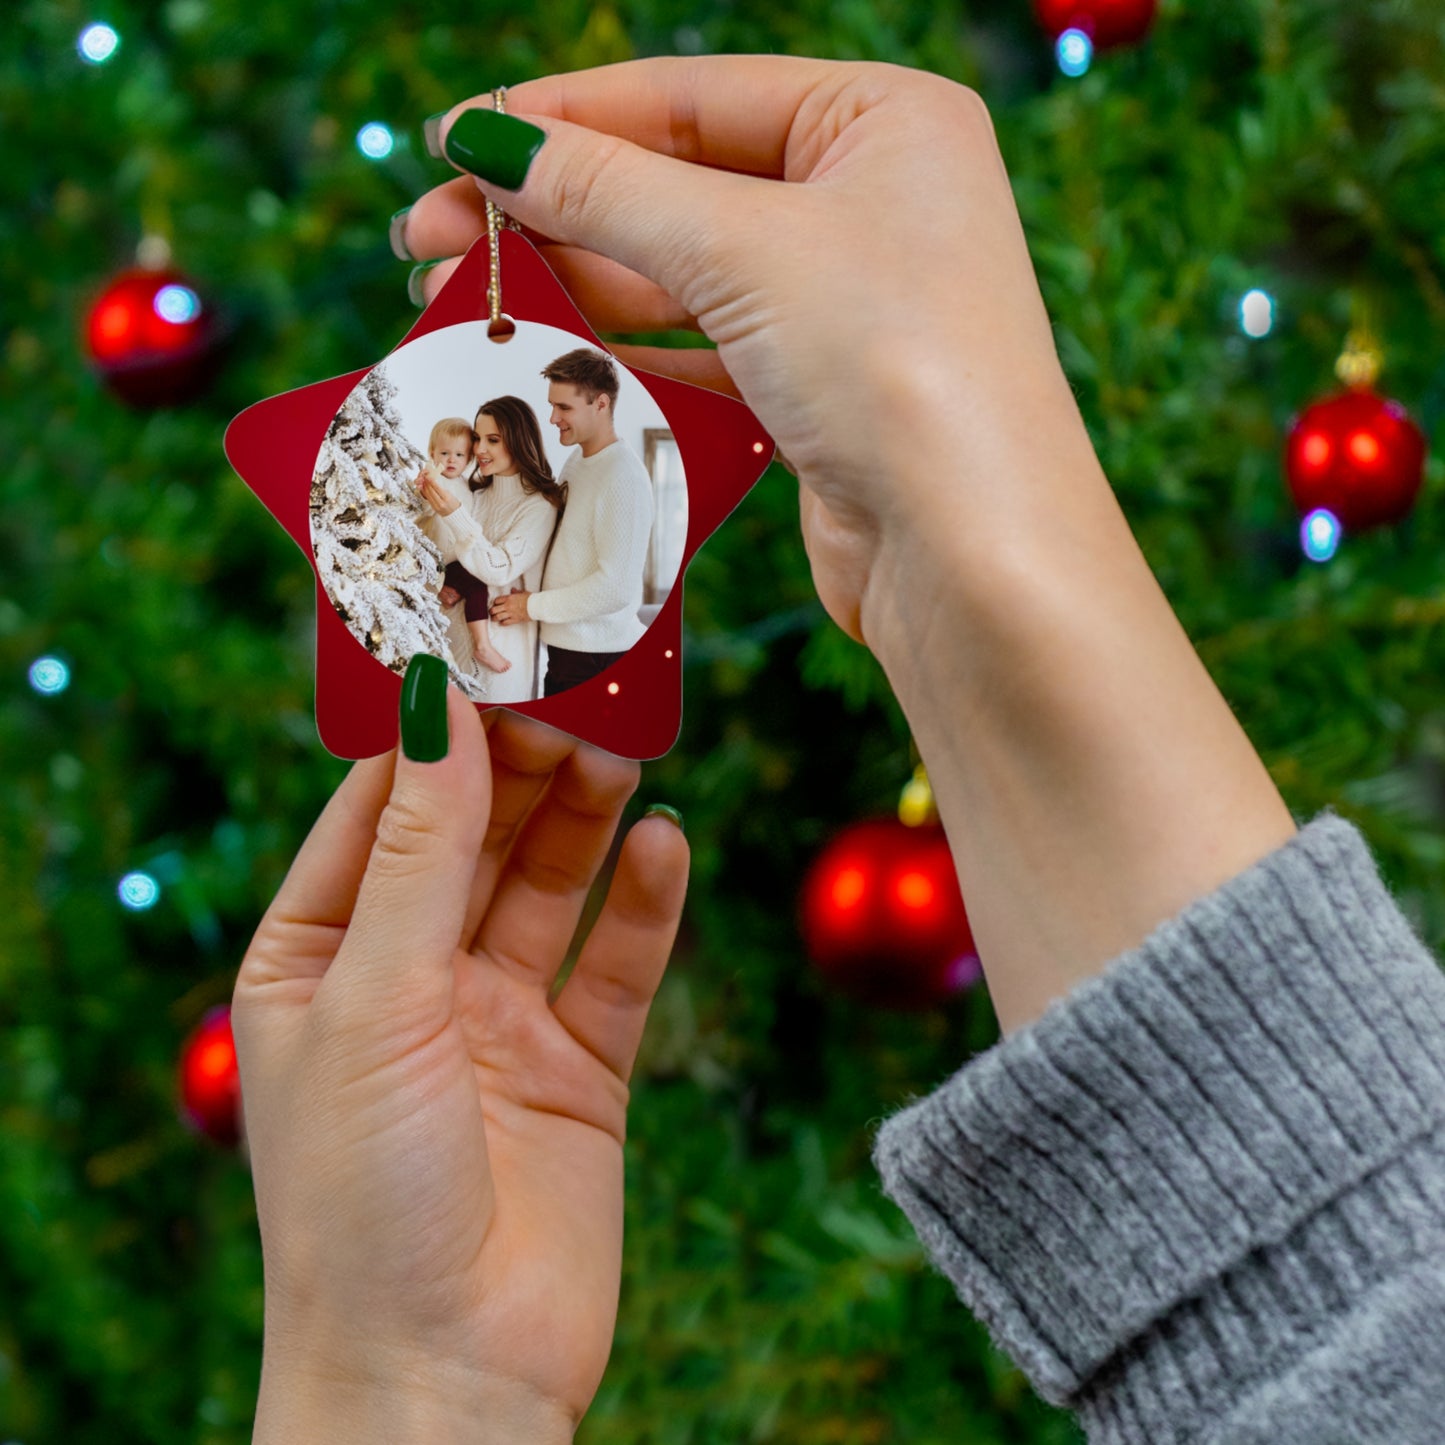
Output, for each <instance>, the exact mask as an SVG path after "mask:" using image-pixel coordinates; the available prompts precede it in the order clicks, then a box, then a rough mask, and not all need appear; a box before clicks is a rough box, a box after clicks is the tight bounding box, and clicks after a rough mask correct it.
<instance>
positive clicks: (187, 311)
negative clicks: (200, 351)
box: [151, 286, 201, 326]
mask: <svg viewBox="0 0 1445 1445" xmlns="http://www.w3.org/2000/svg"><path fill="white" fill-rule="evenodd" d="M151 304H152V305H153V306H154V307H155V311H156V315H157V316H159V317H160V318H161V320H162V321H169V322H171V323H172V324H173V325H175V326H184V325H185V323H186V322H187V321H194V320H195V319H196V317H197V316H199V315H200V314H201V298H200V297H199V296H197V295H196V293H195V292H194V291H192V290H191V288H190V287H189V286H162V287H161V289H160V290H159V291H157V292H156V299H155V301H154V302H152V303H151Z"/></svg>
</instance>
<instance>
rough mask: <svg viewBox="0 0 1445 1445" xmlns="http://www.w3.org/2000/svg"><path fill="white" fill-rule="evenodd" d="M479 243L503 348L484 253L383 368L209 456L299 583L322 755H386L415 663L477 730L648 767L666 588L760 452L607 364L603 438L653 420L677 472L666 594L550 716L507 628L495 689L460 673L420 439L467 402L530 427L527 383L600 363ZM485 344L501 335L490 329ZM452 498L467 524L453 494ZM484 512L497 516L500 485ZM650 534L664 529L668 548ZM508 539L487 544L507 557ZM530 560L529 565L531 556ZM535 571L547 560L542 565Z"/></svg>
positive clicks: (474, 674) (536, 671) (670, 497)
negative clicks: (501, 295)
mask: <svg viewBox="0 0 1445 1445" xmlns="http://www.w3.org/2000/svg"><path fill="white" fill-rule="evenodd" d="M497 243H498V251H497V260H498V263H499V266H500V272H501V275H502V276H503V277H504V279H505V288H506V291H505V309H506V315H507V316H508V317H510V318H511V319H512V320H513V321H514V322H515V323H516V329H515V333H514V334H512V335H511V336H510V338H509V339H508V340H506V341H502V342H499V341H495V340H492V339H491V338H490V337H489V336H488V317H489V307H488V279H489V268H490V264H491V260H492V253H491V250H490V246H489V242H488V240H487V238H486V237H483V238H482V239H480V240H478V241H477V242H476V244H475V245H473V246H472V248H471V250H470V251H468V253H467V255H466V256H465V257H464V258H463V260H462V263H461V265H460V266H458V267H457V269H456V271H455V272H454V273H453V274H452V276H451V278H450V279H449V280H448V281H447V283H446V285H445V286H444V287H443V288H442V290H441V291H440V292H439V293H438V295H437V296H436V298H435V299H434V300H433V301H432V303H431V305H430V306H428V307H427V309H426V310H425V311H424V312H423V313H422V315H421V317H420V318H419V319H418V321H417V323H416V325H415V326H413V327H412V329H411V330H410V331H409V332H408V333H407V335H406V336H405V337H404V338H403V339H402V341H401V343H400V345H398V346H397V348H396V349H395V350H394V351H392V352H391V353H390V355H389V356H387V357H384V358H383V359H382V360H381V361H380V362H378V363H377V364H376V365H375V366H373V367H369V368H366V369H364V370H362V371H355V372H352V373H350V374H349V375H347V376H338V377H334V378H332V379H331V380H330V381H323V382H318V383H316V384H315V385H313V386H305V387H301V388H300V389H299V390H297V391H289V392H286V393H284V394H283V395H281V396H275V397H272V398H270V399H269V400H268V401H263V402H259V403H257V404H256V405H255V406H252V407H249V408H248V409H247V410H245V411H243V412H242V413H241V414H240V415H239V416H238V417H236V419H235V420H234V421H233V422H232V423H231V425H230V427H229V428H228V429H227V432H226V439H225V446H226V455H227V456H228V457H229V459H230V461H231V465H232V466H233V467H235V469H236V471H237V472H238V473H239V474H240V476H241V478H242V480H243V481H245V483H246V484H247V486H249V487H250V488H251V490H252V491H253V492H255V493H256V495H257V496H258V497H259V498H260V499H261V501H262V503H263V504H264V505H265V506H266V508H267V509H268V510H269V511H270V512H271V513H272V515H273V516H274V517H275V518H276V520H277V521H278V522H280V524H281V525H282V526H283V527H284V528H285V529H286V531H287V532H289V533H290V534H291V537H292V538H293V539H294V540H295V542H296V544H297V545H298V546H299V547H300V548H301V550H302V552H303V553H304V554H305V555H306V557H307V558H308V559H309V561H310V562H311V565H312V567H313V569H314V570H315V571H316V576H317V599H316V603H317V605H316V723H317V728H318V731H319V732H320V735H321V741H322V743H323V744H324V745H325V746H326V748H327V749H328V750H329V751H330V752H332V753H334V754H336V755H337V756H338V757H343V758H364V757H374V756H375V755H376V754H378V753H382V752H386V751H387V750H388V749H390V748H392V747H394V746H396V743H397V737H398V732H399V722H398V707H399V703H400V696H401V682H402V674H403V673H404V672H405V669H406V664H407V662H408V661H409V660H410V656H411V654H412V653H413V652H416V651H435V652H436V653H437V655H439V656H442V657H443V658H444V659H445V660H446V661H447V663H448V666H449V670H450V671H451V673H452V676H453V679H454V680H455V681H457V683H458V685H459V686H461V687H462V689H463V691H464V692H465V693H466V694H467V695H468V696H469V697H471V698H472V699H473V701H475V702H476V704H477V706H478V708H479V709H480V710H485V709H487V708H489V707H510V708H512V709H513V710H514V711H516V712H519V713H524V714H526V715H528V716H530V717H536V718H539V719H541V720H542V721H543V722H546V723H549V724H551V725H552V726H554V727H557V728H560V729H562V730H563V731H564V732H568V733H571V734H572V735H573V736H574V737H578V738H581V739H582V740H583V741H585V742H589V743H593V744H596V745H597V746H598V747H601V748H605V749H606V750H607V751H608V752H611V753H615V754H617V755H618V756H621V757H627V758H636V759H639V760H642V759H647V758H656V757H660V756H661V755H662V754H663V753H665V752H666V751H667V750H668V749H669V748H670V747H671V746H672V745H673V743H674V742H675V741H676V740H677V735H678V732H679V730H680V728H681V726H682V577H683V573H684V572H685V570H686V568H687V564H688V563H689V562H690V561H691V560H692V557H693V555H694V554H695V553H696V552H697V550H698V548H699V547H701V546H702V544H703V543H704V542H705V541H706V540H707V539H708V537H710V536H711V535H712V533H713V532H714V531H716V530H717V528H718V526H719V525H720V524H721V523H722V521H723V519H724V518H725V517H726V516H727V515H728V513H729V512H731V511H732V510H733V508H734V507H736V506H737V504H738V503H739V502H740V501H741V500H742V499H743V497H744V496H745V495H746V493H747V492H748V491H749V489H750V488H751V487H752V486H753V485H754V484H755V483H756V482H757V480H758V478H759V477H761V476H762V474H763V472H764V470H766V468H767V466H768V463H769V462H770V461H771V460H772V457H773V452H774V450H775V448H774V444H773V440H772V438H771V437H769V436H768V434H767V433H766V432H765V431H764V430H763V427H762V425H761V424H760V423H759V422H758V420H757V418H756V417H755V416H754V415H753V414H752V412H751V411H749V410H748V409H747V407H745V406H743V405H742V403H741V402H738V401H735V400H733V399H732V398H731V397H727V396H722V395H720V394H718V393H717V392H713V391H709V390H707V389H706V388H704V387H698V386H692V385H689V384H688V383H686V382H680V381H674V380H672V379H671V378H669V377H663V376H656V375H653V374H652V373H649V372H641V371H634V370H632V369H631V368H628V367H624V366H623V365H622V363H621V362H616V359H615V358H614V362H615V364H616V366H617V370H618V374H619V378H620V380H621V382H622V387H623V389H622V391H621V392H620V394H619V398H618V402H619V406H618V413H617V416H618V420H617V430H618V434H619V436H621V437H623V438H624V439H626V437H627V436H628V435H629V433H631V432H635V431H636V430H638V421H639V418H641V420H642V421H643V423H644V424H645V423H646V421H647V418H646V417H642V416H641V413H642V411H644V410H652V409H653V405H654V404H655V411H654V414H653V417H652V420H654V421H655V420H659V419H660V420H662V421H663V422H664V423H665V425H664V426H661V427H648V428H647V430H646V432H645V433H644V435H646V436H647V437H648V446H649V447H653V448H658V449H660V451H661V452H662V453H667V454H671V455H674V456H675V458H676V460H677V461H680V464H681V468H680V469H681V477H678V476H676V475H675V474H673V475H672V477H671V479H670V480H669V476H668V467H667V461H666V456H665V455H658V456H656V459H655V464H654V465H653V466H652V472H653V478H654V518H653V528H654V531H653V535H652V537H651V540H650V543H649V554H650V558H651V562H650V565H649V573H650V574H651V573H658V572H659V571H670V570H671V568H672V566H673V565H675V566H676V575H675V577H671V578H669V577H666V576H660V575H650V576H649V584H650V586H651V588H652V589H653V592H652V595H654V596H655V597H656V598H657V599H658V600H659V601H660V607H659V608H658V610H657V611H656V615H655V616H652V617H651V620H650V621H646V615H647V613H648V612H650V610H651V609H644V614H643V618H642V619H641V620H644V621H646V631H645V632H644V633H643V634H642V636H641V637H640V638H639V639H638V640H637V641H636V642H635V643H633V645H632V646H631V647H630V648H629V649H628V650H626V651H625V652H624V653H623V655H622V656H621V657H620V658H619V659H618V660H617V661H616V662H614V663H612V664H611V665H610V666H608V667H606V668H605V669H604V670H603V671H602V672H601V673H599V674H598V675H597V676H595V677H592V678H590V679H589V680H587V681H585V682H581V683H578V684H577V685H576V686H574V687H570V688H568V689H566V690H565V691H562V692H558V693H556V694H555V695H554V696H551V697H544V696H540V695H539V694H540V691H541V687H542V686H543V683H542V681H541V674H542V673H543V671H544V662H543V659H544V658H545V654H546V652H547V643H546V641H545V640H544V639H542V638H541V637H540V635H539V634H537V632H536V624H531V625H524V626H523V627H522V628H520V629H517V628H516V627H515V625H513V627H512V628H510V629H509V631H511V632H513V633H514V634H515V635H514V636H513V637H509V638H506V639H502V641H504V642H506V643H508V644H510V645H511V646H512V651H513V652H514V653H516V652H517V649H518V647H519V646H520V642H519V640H518V639H520V637H521V636H523V635H526V636H529V637H532V638H534V641H533V642H532V644H531V646H530V647H528V648H524V649H522V651H523V652H524V653H525V655H518V656H515V657H514V659H513V667H512V669H509V670H508V671H509V672H511V673H512V674H513V675H512V676H510V677H509V676H508V673H506V672H504V673H491V672H489V671H488V670H487V669H486V668H485V667H483V666H482V665H481V663H480V662H473V661H472V659H471V658H470V657H469V656H467V654H468V653H469V651H470V648H469V645H468V640H467V634H466V633H465V631H464V630H463V627H464V624H463V623H462V622H461V620H460V613H461V609H460V607H458V608H456V609H454V610H453V612H452V614H451V615H450V617H448V616H447V615H444V614H443V611H442V608H441V604H440V602H439V601H438V599H437V593H438V591H439V588H440V585H441V582H442V571H441V558H442V553H441V552H440V550H439V549H438V547H437V545H435V544H434V538H435V536H436V532H435V526H434V525H432V527H431V529H430V531H428V530H427V529H426V528H425V527H424V526H423V523H422V520H421V519H422V517H423V516H425V517H428V518H430V517H431V516H432V515H433V514H432V513H431V511H430V509H429V508H425V507H420V506H419V504H418V502H417V495H418V493H417V488H416V486H415V482H414V479H415V478H416V476H417V474H418V471H419V469H420V468H421V466H422V465H423V464H424V463H425V462H426V460H427V455H428V451H429V448H430V438H431V436H432V428H433V426H434V424H435V423H436V422H438V421H441V420H443V419H444V418H446V417H448V416H461V417H463V418H464V419H465V421H466V423H467V424H468V425H470V423H471V421H472V419H473V417H474V415H475V414H476V412H477V409H478V408H479V407H480V406H481V405H482V404H483V403H484V402H486V401H489V400H495V399H496V398H499V397H502V396H517V397H519V398H522V399H524V400H525V401H527V403H528V405H529V406H531V407H532V410H533V412H534V414H535V415H537V417H538V420H539V422H540V423H541V425H542V427H547V426H548V416H549V408H548V403H547V383H546V382H545V381H544V380H543V379H542V378H541V376H540V370H541V367H542V365H544V364H546V363H547V362H548V361H550V360H551V359H553V358H555V357H558V356H561V355H563V354H564V353H566V352H568V351H569V350H573V349H576V348H578V347H584V346H585V347H589V348H591V349H594V350H597V351H601V352H603V353H605V354H609V355H610V353H608V351H607V348H606V346H605V345H603V343H602V342H601V341H600V340H599V339H598V338H597V336H596V334H595V333H594V332H593V331H592V329H591V327H589V326H588V324H587V322H586V321H585V320H584V318H583V316H582V313H581V312H580V311H578V309H577V307H576V306H575V305H574V304H573V302H572V300H571V298H570V297H569V296H568V295H567V293H566V291H565V290H564V289H563V287H562V284H561V282H559V281H558V279H557V277H556V276H555V274H554V273H553V272H552V270H551V268H550V267H549V266H548V265H547V263H546V262H545V261H544V260H543V259H542V257H541V256H540V255H539V254H538V253H537V251H536V249H535V248H534V247H533V246H532V244H531V243H530V242H529V241H528V240H526V239H525V238H524V237H523V236H521V235H520V234H518V233H517V232H516V231H514V230H511V229H504V230H501V231H500V232H499V233H498V235H497ZM499 329H500V330H503V331H505V329H506V328H505V323H504V324H503V326H502V327H501V328H499ZM539 358H540V360H539ZM644 393H645V397H646V398H650V401H645V400H644V396H643V394H644ZM629 407H631V409H632V415H631V416H629V414H628V411H629ZM656 413H660V414H661V415H660V418H659V417H658V416H657V415H656ZM672 448H675V452H673V451H672V450H671V449H672ZM633 449H634V450H637V449H636V448H635V447H634V448H633ZM433 456H434V454H433ZM499 480H500V481H502V482H505V481H509V480H512V479H508V478H501V479H499ZM513 487H514V490H513V491H512V492H511V493H510V494H509V500H507V501H506V503H505V507H504V514H503V515H504V520H507V519H510V518H513V517H515V516H517V515H519V514H518V511H517V507H518V506H521V507H522V509H523V510H524V511H526V509H527V508H528V507H530V511H527V515H528V516H529V517H530V518H531V519H532V521H531V523H530V525H531V526H532V528H533V532H534V533H535V528H536V526H537V525H538V523H537V520H536V519H537V518H538V516H539V514H541V513H542V511H543V509H542V506H541V504H540V503H538V502H537V500H536V498H535V496H529V497H523V496H522V493H521V491H520V489H519V488H518V487H517V484H516V483H515V482H513ZM452 490H453V495H456V496H458V499H459V500H461V501H463V503H464V505H465V504H466V483H465V481H462V482H458V483H456V484H454V486H453V488H452ZM493 496H494V497H495V498H501V497H502V491H501V488H500V485H498V490H497V491H496V492H495V493H493ZM494 505H498V506H502V505H503V502H501V501H498V502H496V503H494ZM506 508H510V510H506ZM578 510H579V513H580V512H581V511H582V510H583V509H581V508H580V507H579V509H578ZM684 514H685V519H684ZM483 515H484V516H486V517H492V516H494V514H493V513H483ZM553 516H554V509H552V508H551V506H550V504H548V506H547V508H546V514H545V519H544V520H543V521H542V522H541V523H540V525H541V526H542V527H543V529H544V531H546V530H548V529H551V530H552V532H553V535H552V537H551V539H550V546H552V547H555V544H556V537H557V536H558V535H560V530H561V529H560V526H557V527H554V526H553V521H552V518H553ZM499 525H500V524H499ZM562 525H565V514H564V520H563V524H562ZM668 528H672V529H675V530H674V532H673V534H672V536H671V540H670V541H669V536H668V533H667V530H666V529H668ZM684 529H685V531H684ZM520 535H521V534H520V532H518V533H516V534H514V535H513V537H512V540H511V541H510V542H509V540H508V539H507V538H503V537H498V536H491V535H488V536H487V539H486V540H487V542H488V543H489V544H492V545H493V546H496V545H506V546H513V545H515V546H516V547H518V548H521V547H522V544H521V543H520V542H517V541H516V537H519V536H520ZM679 537H680V538H681V545H680V557H679V546H678V539H679ZM528 545H529V546H531V548H532V551H531V552H528V553H527V555H528V556H531V555H532V553H533V552H535V550H536V541H535V536H534V537H533V541H532V543H529V544H528ZM598 545H599V548H601V547H602V545H603V544H602V543H600V542H599V544H598ZM518 555H519V556H520V555H521V553H520V551H519V552H518ZM545 555H546V556H547V557H548V558H549V559H550V556H551V553H550V551H549V552H547V553H546V554H545ZM523 560H526V559H525V558H523ZM548 565H550V561H549V563H548ZM539 579H540V580H541V583H542V586H541V590H542V591H547V590H549V589H556V588H558V587H559V583H558V582H557V581H555V580H554V579H553V578H549V577H547V576H546V574H545V571H544V567H543V564H542V563H541V562H540V561H536V562H534V564H533V566H531V567H529V568H524V577H523V578H521V579H518V582H517V584H516V585H518V586H521V585H522V582H523V581H525V582H527V583H529V584H530V585H531V587H532V588H535V587H536V586H537V584H538V581H539ZM633 586H634V590H635V582H634V584H633ZM503 590H511V589H510V588H504V589H503ZM524 590H527V589H524ZM490 630H491V635H492V637H493V638H497V636H498V634H499V633H500V632H501V630H502V624H499V623H496V622H493V623H491V624H490ZM552 630H553V629H552V628H551V627H546V626H545V625H544V631H552ZM585 631H586V628H585V619H583V623H582V632H583V633H584V634H585ZM564 635H565V634H564ZM538 641H540V646H538V645H537V642H538ZM499 646H500V644H499ZM408 648H409V649H410V651H408V650H407V649H408ZM504 650H505V649H504ZM572 650H583V649H581V648H574V649H572Z"/></svg>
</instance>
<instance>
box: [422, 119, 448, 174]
mask: <svg viewBox="0 0 1445 1445" xmlns="http://www.w3.org/2000/svg"><path fill="white" fill-rule="evenodd" d="M446 114H447V113H446V111H444V110H439V111H437V113H436V114H435V115H429V116H427V118H426V119H425V120H424V121H422V123H421V137H422V139H423V140H424V141H425V142H426V149H427V154H428V155H432V156H435V157H436V158H437V159H438V160H439V161H440V160H445V159H446V157H445V156H443V155H442V121H443V120H445V119H446Z"/></svg>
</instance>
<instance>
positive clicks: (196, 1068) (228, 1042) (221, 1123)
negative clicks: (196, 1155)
mask: <svg viewBox="0 0 1445 1445" xmlns="http://www.w3.org/2000/svg"><path fill="white" fill-rule="evenodd" d="M178 1080H179V1092H180V1099H181V1109H182V1113H181V1119H182V1122H183V1123H185V1124H186V1125H188V1126H189V1127H190V1128H192V1129H194V1130H195V1131H196V1132H197V1133H200V1134H205V1135H206V1136H207V1137H208V1138H210V1139H214V1140H215V1141H216V1143H217V1144H224V1145H225V1146H226V1147H227V1148H228V1149H229V1148H234V1147H235V1146H236V1145H237V1144H238V1143H240V1140H241V1118H240V1112H241V1108H240V1106H241V1073H240V1070H239V1069H238V1068H237V1066H236V1045H235V1041H234V1040H233V1039H232V1037H231V1008H230V1005H229V1004H220V1005H218V1006H217V1007H216V1008H213V1009H211V1010H209V1011H208V1012H207V1014H206V1016H205V1017H204V1018H203V1019H202V1020H201V1022H200V1023H199V1024H198V1025H197V1026H196V1028H195V1030H194V1032H192V1034H191V1036H190V1037H189V1038H188V1039H187V1040H186V1042H185V1044H184V1045H183V1046H182V1048H181V1061H180V1068H179V1070H178Z"/></svg>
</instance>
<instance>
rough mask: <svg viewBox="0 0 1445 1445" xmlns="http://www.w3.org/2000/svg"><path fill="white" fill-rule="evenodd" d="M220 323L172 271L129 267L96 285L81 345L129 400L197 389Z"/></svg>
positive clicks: (175, 396) (150, 402)
mask: <svg viewBox="0 0 1445 1445" xmlns="http://www.w3.org/2000/svg"><path fill="white" fill-rule="evenodd" d="M218 340H219V328H218V326H217V324H216V318H215V317H214V316H213V315H212V313H211V308H210V307H209V306H208V305H207V304H206V303H205V302H204V301H203V300H202V299H201V295H200V292H199V291H197V290H196V288H195V287H194V286H193V285H192V284H191V282H189V281H188V280H187V279H186V278H185V277H184V276H182V275H181V274H180V273H179V272H178V271H172V270H169V269H166V270H145V269H136V270H133V271H125V272H123V273H122V274H121V275H119V276H117V277H116V279H115V280H114V281H112V282H111V283H110V285H109V286H107V287H106V288H105V290H104V291H103V292H101V294H100V296H99V298H98V299H97V300H96V302H95V304H94V305H93V306H92V307H91V308H90V312H89V314H88V315H87V317H86V320H85V345H86V351H87V353H88V355H89V357H90V359H91V361H92V362H93V363H94V365H95V367H96V370H97V371H99V372H100V374H101V376H102V377H103V378H104V380H105V383H106V385H107V386H108V387H109V388H110V389H111V390H112V391H113V392H115V394H116V395H117V396H119V397H120V398H121V399H122V400H123V401H127V402H129V403H130V404H131V405H132V406H139V407H152V406H168V405H172V404H174V403H176V402H181V401H188V400H190V399H191V398H192V397H194V396H197V395H199V393H200V392H201V391H203V390H204V389H205V388H206V386H208V385H209V384H210V382H211V379H212V378H213V377H214V375H215V372H216V363H217V361H218V359H219V346H218Z"/></svg>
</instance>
